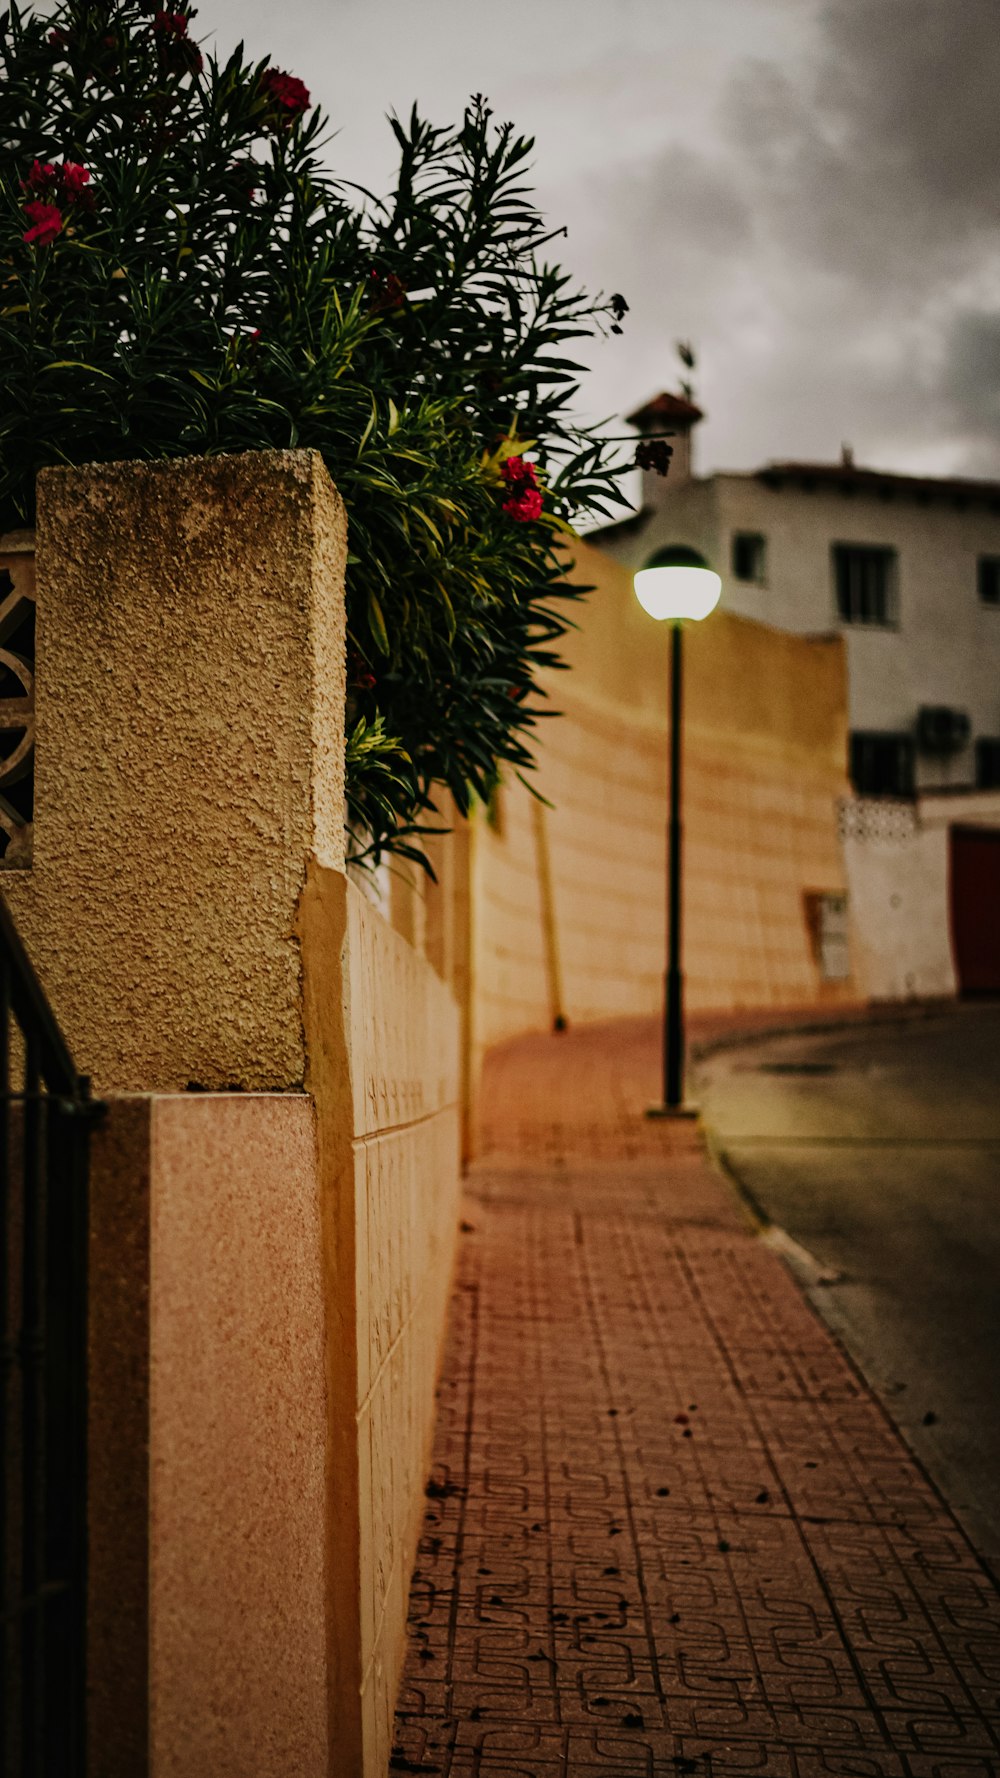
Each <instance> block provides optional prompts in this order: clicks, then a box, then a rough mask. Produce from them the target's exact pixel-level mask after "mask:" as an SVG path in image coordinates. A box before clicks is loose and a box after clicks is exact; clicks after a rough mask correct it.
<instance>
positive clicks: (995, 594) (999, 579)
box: [979, 556, 1000, 605]
mask: <svg viewBox="0 0 1000 1778" xmlns="http://www.w3.org/2000/svg"><path fill="white" fill-rule="evenodd" d="M979 597H980V598H981V599H982V601H983V604H984V605H1000V556H980V558H979Z"/></svg>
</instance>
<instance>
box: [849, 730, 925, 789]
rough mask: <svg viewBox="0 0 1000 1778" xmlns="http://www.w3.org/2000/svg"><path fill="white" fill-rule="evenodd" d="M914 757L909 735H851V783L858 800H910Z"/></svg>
mask: <svg viewBox="0 0 1000 1778" xmlns="http://www.w3.org/2000/svg"><path fill="white" fill-rule="evenodd" d="M915 753H916V748H915V745H914V741H913V736H912V735H893V734H888V733H885V732H883V731H881V730H874V731H868V732H864V731H859V732H856V733H854V734H852V736H851V759H850V771H851V783H852V784H853V785H854V788H855V790H856V792H857V794H858V796H913V795H914V794H915V788H916V781H915V778H914V770H913V766H914V756H915Z"/></svg>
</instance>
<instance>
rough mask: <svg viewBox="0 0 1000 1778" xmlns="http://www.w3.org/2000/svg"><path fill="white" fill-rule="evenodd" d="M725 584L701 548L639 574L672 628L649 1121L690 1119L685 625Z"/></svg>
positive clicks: (641, 586) (667, 556)
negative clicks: (661, 943) (658, 1082)
mask: <svg viewBox="0 0 1000 1778" xmlns="http://www.w3.org/2000/svg"><path fill="white" fill-rule="evenodd" d="M721 593H722V581H721V579H720V577H719V575H718V574H716V573H714V572H713V570H712V569H711V568H710V567H709V566H708V563H707V562H706V561H705V558H704V557H703V556H700V555H699V554H698V552H697V550H693V549H685V548H682V547H677V548H672V549H661V550H658V551H657V553H656V555H655V556H653V557H652V559H651V561H650V562H648V563H647V565H646V567H645V568H640V570H639V572H638V574H636V576H635V596H636V598H637V599H638V601H639V604H640V605H641V606H642V608H643V610H644V611H648V612H649V615H650V617H655V618H656V619H657V620H658V621H659V622H663V621H666V622H668V623H669V624H670V816H669V820H668V823H667V971H666V976H665V978H664V995H663V1102H662V1104H660V1105H652V1106H650V1108H649V1110H648V1112H647V1114H646V1115H647V1117H690V1116H691V1115H692V1109H691V1107H690V1106H686V1105H685V1104H684V976H683V972H682V970H681V729H682V721H683V712H682V692H683V654H682V646H681V637H682V633H683V626H684V624H685V623H686V622H694V621H698V620H700V619H701V618H703V617H707V616H708V614H709V612H710V611H714V610H715V607H716V606H717V604H718V603H719V598H720V595H721Z"/></svg>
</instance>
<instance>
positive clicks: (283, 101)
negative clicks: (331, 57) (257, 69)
mask: <svg viewBox="0 0 1000 1778" xmlns="http://www.w3.org/2000/svg"><path fill="white" fill-rule="evenodd" d="M260 89H261V92H262V93H263V94H264V95H265V97H266V98H268V99H270V101H271V104H272V106H273V108H274V111H275V112H276V114H277V115H278V117H280V119H281V122H282V123H294V122H295V119H296V118H297V117H301V116H302V113H303V111H308V109H309V88H308V87H307V86H306V85H305V84H304V83H303V82H302V81H301V80H299V79H298V77H297V75H295V74H285V73H284V72H283V70H282V69H281V68H265V70H264V72H263V74H262V75H261V77H260Z"/></svg>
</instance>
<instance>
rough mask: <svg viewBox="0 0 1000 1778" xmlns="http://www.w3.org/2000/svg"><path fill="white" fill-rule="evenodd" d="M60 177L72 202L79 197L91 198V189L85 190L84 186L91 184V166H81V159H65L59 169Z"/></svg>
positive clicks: (66, 194)
mask: <svg viewBox="0 0 1000 1778" xmlns="http://www.w3.org/2000/svg"><path fill="white" fill-rule="evenodd" d="M36 165H37V162H36ZM59 177H60V179H61V181H62V188H63V192H64V194H65V196H66V197H67V198H68V199H69V202H70V203H71V204H72V203H75V202H76V201H77V199H79V198H85V197H86V198H89V196H90V193H89V191H85V190H84V186H87V185H89V184H90V168H89V167H81V165H80V163H79V161H63V164H62V166H61V167H60V169H59Z"/></svg>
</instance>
